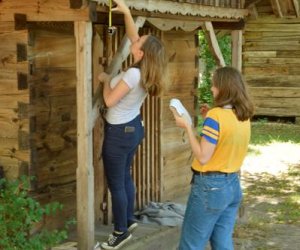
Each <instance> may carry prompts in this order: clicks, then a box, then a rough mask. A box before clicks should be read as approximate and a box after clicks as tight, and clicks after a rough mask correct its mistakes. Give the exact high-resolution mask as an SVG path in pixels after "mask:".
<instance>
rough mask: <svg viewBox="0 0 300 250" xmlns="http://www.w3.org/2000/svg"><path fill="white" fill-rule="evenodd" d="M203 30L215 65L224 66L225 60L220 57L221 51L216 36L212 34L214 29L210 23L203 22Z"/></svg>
mask: <svg viewBox="0 0 300 250" xmlns="http://www.w3.org/2000/svg"><path fill="white" fill-rule="evenodd" d="M202 28H203V30H204V31H205V32H204V33H205V37H206V39H207V42H208V44H209V47H210V49H211V52H212V55H213V57H214V58H215V60H216V62H217V65H219V66H225V60H224V57H223V55H222V52H221V49H220V47H219V44H218V40H217V37H216V34H215V32H214V28H213V26H212V23H211V22H204V25H203V26H202Z"/></svg>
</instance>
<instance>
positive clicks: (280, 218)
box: [234, 143, 300, 250]
mask: <svg viewBox="0 0 300 250" xmlns="http://www.w3.org/2000/svg"><path fill="white" fill-rule="evenodd" d="M252 147H253V148H251V152H252V153H250V154H249V155H248V156H247V158H246V160H245V163H244V165H243V168H242V185H243V189H244V194H245V196H244V203H243V206H242V209H241V211H240V212H241V217H240V218H239V220H238V223H237V226H236V230H235V235H234V237H235V249H237V250H244V249H251V250H253V249H257V250H267V249H268V250H269V249H272V250H279V249H280V250H281V249H282V250H285V249H286V250H296V249H297V250H299V249H300V145H299V144H295V143H271V144H269V145H266V146H252Z"/></svg>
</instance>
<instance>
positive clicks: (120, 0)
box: [111, 0, 130, 14]
mask: <svg viewBox="0 0 300 250" xmlns="http://www.w3.org/2000/svg"><path fill="white" fill-rule="evenodd" d="M113 1H114V2H115V3H116V4H117V6H116V7H114V8H112V9H111V10H112V11H119V12H122V13H123V14H126V13H128V12H130V10H129V8H128V6H127V5H126V3H125V2H124V0H113Z"/></svg>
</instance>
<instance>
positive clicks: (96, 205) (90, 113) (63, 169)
mask: <svg viewBox="0 0 300 250" xmlns="http://www.w3.org/2000/svg"><path fill="white" fill-rule="evenodd" d="M126 2H127V3H128V5H129V6H130V8H131V9H132V13H133V15H134V17H135V21H136V26H137V27H138V28H139V30H140V32H141V34H142V33H144V34H146V33H149V32H151V33H153V34H156V35H157V36H159V37H160V38H161V39H162V40H163V41H164V43H165V44H166V47H167V49H168V55H169V72H168V79H169V83H168V84H167V86H165V92H164V94H163V95H162V96H161V97H159V98H148V99H147V100H146V102H145V104H144V106H143V107H142V114H143V119H144V122H145V127H146V138H145V140H144V141H143V144H142V145H141V146H140V148H139V150H138V153H137V156H136V158H135V161H134V166H133V170H132V171H133V176H134V180H135V183H136V189H137V193H136V209H140V208H142V207H143V206H144V205H146V204H147V203H148V202H149V201H166V200H172V199H174V198H176V197H179V196H182V195H184V194H186V193H187V191H188V189H189V182H190V176H191V174H190V158H189V157H190V154H191V152H190V149H189V146H188V142H187V138H186V136H185V135H182V131H181V130H180V129H179V128H177V127H176V126H175V123H174V121H173V118H172V115H171V112H170V111H169V108H168V104H169V100H170V98H173V97H177V98H180V99H181V100H182V101H183V103H184V104H185V106H186V107H187V108H188V110H189V111H190V112H191V113H192V114H194V115H195V112H194V111H195V103H196V102H197V97H196V96H195V88H196V87H197V76H198V66H197V60H198V48H197V42H195V41H197V39H195V38H197V36H195V35H196V34H197V30H199V29H203V30H204V31H205V32H206V35H207V39H208V41H209V44H210V47H211V50H212V52H213V54H214V56H215V58H216V60H217V62H218V64H219V65H224V59H223V57H222V54H221V52H220V49H219V47H218V43H217V39H216V33H217V31H218V30H226V32H227V33H228V32H229V33H231V35H232V58H233V60H232V64H233V66H235V67H237V68H239V69H241V67H242V65H241V58H242V53H241V52H242V40H241V39H242V29H243V28H244V19H245V17H246V16H247V15H248V10H247V9H244V1H243V0H218V1H210V0H198V1H192V0H187V1H182V0H178V1H175V0H174V1H158V0H144V1H135V0H127V1H126ZM254 23H255V22H254ZM113 25H115V26H116V27H117V31H116V33H115V35H113V36H110V35H108V33H107V28H108V7H107V1H105V0H103V1H102V0H97V1H86V0H51V1H39V0H26V1H19V0H0V59H1V63H0V128H1V129H0V165H1V166H3V168H4V171H5V176H6V177H7V178H8V179H14V178H17V177H19V176H20V175H23V174H26V175H33V176H36V179H35V181H34V182H33V183H32V191H33V195H34V196H35V197H37V198H38V199H39V200H40V201H41V202H43V203H48V202H51V201H59V202H60V203H62V204H63V205H64V210H63V212H62V214H59V215H58V216H56V217H55V218H48V219H46V220H45V226H47V227H58V226H60V225H61V223H62V222H63V221H65V219H66V218H69V217H77V232H78V247H79V249H84V250H86V249H93V246H94V227H95V221H100V222H101V223H110V221H111V214H110V202H109V192H108V190H107V187H106V184H105V178H104V174H103V168H102V163H101V157H100V155H101V143H102V137H103V132H102V129H103V120H102V118H101V117H100V116H99V107H100V105H101V103H102V99H101V89H100V88H99V87H98V82H97V75H98V74H99V73H100V72H102V71H103V70H106V71H109V72H118V71H119V70H120V69H122V68H126V67H128V65H130V62H131V58H130V56H128V55H129V43H128V40H127V38H126V36H124V33H125V30H124V23H123V17H122V16H121V15H118V14H114V15H113ZM251 25H252V24H251ZM251 25H250V26H247V27H248V30H249V31H250V30H251ZM253 25H255V24H253ZM246 55H248V54H247V52H246ZM248 57H249V56H248ZM249 58H250V57H249ZM195 59H196V60H195ZM295 60H296V58H295ZM247 63H250V62H247ZM252 63H253V62H252ZM245 70H246V72H247V73H248V72H250V70H251V68H250V67H249V66H248V64H247V65H246V68H245ZM295 70H296V69H295ZM283 80H284V79H283V78H282V81H283Z"/></svg>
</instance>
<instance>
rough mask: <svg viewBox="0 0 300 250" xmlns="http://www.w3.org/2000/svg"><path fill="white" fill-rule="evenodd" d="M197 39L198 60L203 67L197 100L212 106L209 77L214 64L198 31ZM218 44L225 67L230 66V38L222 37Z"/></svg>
mask: <svg viewBox="0 0 300 250" xmlns="http://www.w3.org/2000/svg"><path fill="white" fill-rule="evenodd" d="M198 38H199V44H200V58H201V60H202V62H203V63H204V66H205V69H204V71H203V75H202V76H201V81H200V88H199V97H200V98H199V100H200V103H208V104H212V101H213V100H212V93H211V91H210V88H211V75H212V73H213V71H214V70H215V68H216V62H215V60H214V58H213V56H212V54H211V52H210V49H209V46H208V43H207V41H206V39H205V36H204V33H203V31H199V33H198ZM218 43H219V46H220V49H221V51H222V54H223V56H224V60H225V63H226V65H231V37H230V36H223V37H221V38H219V39H218Z"/></svg>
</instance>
